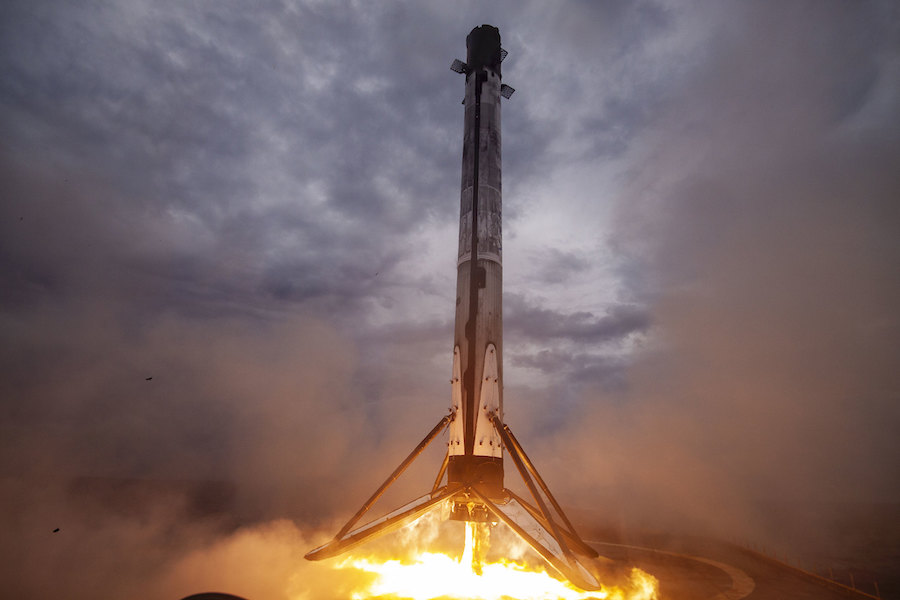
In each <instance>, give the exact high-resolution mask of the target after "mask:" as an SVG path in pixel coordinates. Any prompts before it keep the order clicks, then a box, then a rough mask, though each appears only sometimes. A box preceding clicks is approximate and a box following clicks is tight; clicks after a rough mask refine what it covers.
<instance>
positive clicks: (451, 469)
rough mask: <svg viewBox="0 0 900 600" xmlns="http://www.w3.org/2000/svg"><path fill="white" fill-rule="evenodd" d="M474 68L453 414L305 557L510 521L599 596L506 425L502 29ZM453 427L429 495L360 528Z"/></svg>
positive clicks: (468, 81) (467, 66)
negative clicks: (412, 530) (515, 479)
mask: <svg viewBox="0 0 900 600" xmlns="http://www.w3.org/2000/svg"><path fill="white" fill-rule="evenodd" d="M466 49H467V56H466V61H465V62H462V61H461V60H454V61H453V64H452V65H451V69H452V70H453V71H455V72H457V73H460V74H463V75H465V85H466V91H465V100H464V101H463V104H464V105H465V120H464V123H465V124H464V129H463V153H462V183H461V192H460V211H459V212H460V216H459V248H458V253H457V273H456V321H455V323H456V324H455V327H454V334H453V363H452V376H451V388H452V391H451V400H450V413H449V414H448V415H446V416H444V417H443V418H442V419H441V420H440V421H439V422H438V423H437V425H435V427H434V428H433V429H432V430H431V431H430V432H429V433H428V435H426V436H425V438H424V439H423V440H422V441H421V442H420V443H419V445H418V446H417V447H416V448H415V449H414V450H413V451H412V453H411V454H410V455H409V456H408V457H407V458H406V459H405V460H404V461H403V462H402V463H401V464H400V465H399V466H398V467H397V468H396V469H395V470H394V472H393V473H392V474H391V475H390V477H388V478H387V480H386V481H385V482H384V483H383V484H382V485H381V487H379V488H378V489H377V490H376V491H375V493H374V494H373V495H372V496H371V497H370V498H369V499H368V500H367V501H366V502H365V504H363V506H362V507H361V508H360V509H359V511H357V513H356V514H355V515H354V516H353V518H351V519H350V520H349V521H348V522H347V523H346V524H345V525H344V527H342V528H341V530H340V531H338V533H337V534H336V535H335V537H334V539H332V540H331V541H330V542H328V543H327V544H325V545H323V546H321V547H319V548H316V549H314V550H312V551H310V552H309V553H308V554H307V555H306V558H308V559H310V560H320V559H324V558H329V557H332V556H335V555H337V554H340V553H342V552H344V551H346V550H349V549H350V548H353V547H355V546H357V545H358V544H361V543H363V542H365V541H367V540H369V539H371V538H373V537H375V536H378V535H380V534H383V533H386V532H388V531H393V530H395V529H397V528H399V527H402V526H404V525H406V524H408V523H410V522H412V521H414V520H415V519H417V518H419V517H421V516H422V515H424V514H425V513H427V512H428V511H431V510H435V509H443V510H447V511H448V513H449V515H450V518H451V519H456V520H462V521H481V522H488V523H504V524H505V525H507V526H508V527H510V528H511V529H512V530H513V531H514V532H515V533H516V534H518V536H519V537H521V538H522V539H523V540H524V541H525V542H527V543H528V544H529V545H530V546H531V547H532V548H533V549H534V550H535V551H536V552H537V553H538V554H540V555H541V556H542V557H543V558H544V559H545V560H546V561H547V562H548V563H549V564H550V565H552V566H553V567H554V568H555V569H556V570H557V571H559V573H560V574H562V575H563V576H564V577H566V578H567V579H569V580H570V581H571V582H572V583H574V584H575V585H577V586H579V587H581V588H583V589H586V590H593V589H598V588H599V587H600V584H599V582H598V580H597V575H596V570H595V568H594V567H595V565H594V561H593V559H595V558H596V557H597V552H596V551H595V550H594V549H593V548H591V547H590V546H588V545H587V544H586V543H585V542H584V541H583V540H582V539H581V537H580V536H579V535H578V534H577V533H576V532H575V529H574V527H573V526H572V523H571V522H570V521H569V519H568V518H567V517H566V515H565V513H564V512H563V510H562V508H561V507H560V505H559V503H558V502H557V501H556V499H555V498H554V497H553V494H552V493H551V492H550V489H549V488H548V487H547V484H546V483H545V482H544V480H543V479H542V478H541V476H540V474H539V473H538V472H537V470H536V469H535V467H534V464H533V463H532V462H531V460H529V458H528V456H527V455H526V454H525V451H524V450H523V449H522V446H521V444H519V441H518V440H517V439H516V437H515V436H514V435H513V433H512V431H511V430H510V429H509V427H508V426H507V425H505V424H504V423H503V301H502V294H503V252H502V249H503V248H502V231H501V214H502V211H501V208H502V187H501V153H500V149H501V137H500V112H501V111H500V107H501V97H503V98H509V97H510V96H511V95H512V93H513V91H514V90H513V88H511V87H510V86H508V85H506V84H504V83H502V74H501V64H502V62H503V59H504V58H506V51H505V50H504V49H502V48H501V47H500V32H499V30H498V29H497V28H496V27H492V26H490V25H482V26H481V27H476V28H475V29H473V30H472V32H471V33H470V34H469V35H468V37H467V38H466ZM445 429H448V430H449V440H448V444H447V454H446V455H445V457H444V460H443V462H442V464H441V466H440V468H439V470H438V473H437V476H436V478H435V481H434V485H433V486H432V488H431V490H429V491H428V492H427V493H426V494H424V495H422V496H420V497H419V498H416V499H414V500H412V501H411V502H409V503H407V504H405V505H403V506H401V507H399V508H397V509H396V510H393V511H391V512H389V513H387V514H386V515H383V516H381V517H379V518H376V519H374V520H372V521H369V522H367V523H366V524H364V525H361V526H358V525H357V524H358V523H359V522H360V521H361V520H362V517H363V516H364V515H365V514H366V513H367V512H368V511H369V509H370V508H371V507H372V506H373V505H374V504H375V502H376V501H377V500H378V499H379V498H380V497H381V496H382V494H383V493H384V492H385V491H386V490H387V489H388V488H389V487H390V486H391V484H393V483H394V481H396V480H397V478H398V477H400V475H401V474H402V473H403V472H404V471H405V470H406V468H407V467H408V466H409V465H410V464H411V463H412V462H413V461H414V460H415V459H416V458H417V457H418V456H419V455H420V454H421V453H422V452H423V451H424V450H425V448H426V447H427V446H428V445H429V444H430V443H431V442H432V441H433V440H434V439H435V438H436V437H437V436H438V435H439V434H441V433H442V432H443V431H444V430H445ZM504 451H505V452H506V453H507V454H508V455H509V458H510V459H511V461H512V462H513V464H514V465H515V467H516V471H517V472H518V474H519V476H520V477H521V478H522V481H523V482H524V484H525V487H526V488H527V489H528V492H529V494H528V496H529V497H528V498H525V497H521V496H519V495H517V494H515V493H514V492H512V491H510V490H509V489H507V488H506V487H505V485H504V472H503V461H504Z"/></svg>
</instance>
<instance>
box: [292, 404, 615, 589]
mask: <svg viewBox="0 0 900 600" xmlns="http://www.w3.org/2000/svg"><path fill="white" fill-rule="evenodd" d="M454 418H455V414H450V415H447V416H446V417H444V418H443V419H441V420H440V421H439V422H438V424H437V425H435V427H434V429H432V430H431V432H429V433H428V435H427V436H425V439H423V440H422V441H421V442H420V443H419V445H418V446H416V448H415V449H414V450H413V451H412V452H411V453H410V455H409V456H407V457H406V459H405V460H404V461H403V462H402V463H400V465H399V466H398V467H397V468H396V469H395V470H394V472H393V473H391V475H390V477H388V478H387V479H386V480H385V482H384V483H383V484H381V486H380V487H379V488H378V489H377V490H376V491H375V493H374V494H372V496H371V497H370V498H369V499H368V500H367V501H366V502H365V504H363V506H362V508H360V509H359V510H358V511H357V512H356V514H355V515H353V517H352V518H351V519H350V520H349V521H348V522H347V523H346V524H345V525H344V526H343V527H342V528H341V530H340V531H338V533H337V535H335V536H334V539H332V540H331V541H330V542H328V543H327V544H325V545H323V546H320V547H318V548H316V549H314V550H311V551H310V552H309V553H307V554H306V558H307V559H309V560H322V559H325V558H331V557H333V556H337V555H338V554H341V553H343V552H346V551H347V550H349V549H351V548H353V547H355V546H357V545H359V544H361V543H363V542H365V541H367V540H369V539H372V538H374V537H376V536H379V535H382V534H384V533H387V532H389V531H394V530H396V529H399V528H400V527H402V526H404V525H407V524H409V523H411V522H412V521H414V520H415V519H417V518H419V517H421V516H422V515H424V514H425V513H427V512H428V511H429V510H432V509H434V508H435V507H438V506H440V505H441V504H442V503H444V502H451V503H452V502H467V503H471V502H475V503H477V506H478V510H477V511H473V514H474V513H476V512H477V513H478V514H480V515H484V514H487V515H489V517H490V518H489V519H488V520H490V521H493V522H502V523H505V524H506V525H507V526H508V527H509V528H510V529H512V530H513V531H514V532H515V533H516V534H517V535H518V536H519V537H520V538H522V540H524V541H525V542H526V543H528V545H529V546H531V547H532V548H533V549H534V550H535V551H536V552H537V553H538V554H539V555H540V556H541V557H542V558H543V559H544V560H546V561H547V562H548V563H549V564H550V565H551V566H552V567H553V568H554V569H555V570H556V571H558V572H559V573H560V575H562V576H563V577H565V578H566V579H568V580H569V581H571V582H572V583H574V584H575V585H577V586H579V587H581V588H582V589H586V590H596V589H599V588H600V583H599V582H598V581H597V577H596V575H595V574H594V572H593V571H594V570H593V568H592V567H593V559H596V558H597V556H598V554H597V552H596V551H595V550H594V549H593V548H591V547H590V546H588V545H587V544H586V543H585V542H584V541H583V540H582V539H581V537H580V536H579V535H578V533H577V532H576V531H575V528H574V527H573V525H572V523H571V521H569V519H568V517H567V516H566V514H565V512H564V511H563V509H562V507H561V506H560V505H559V503H558V502H557V501H556V498H554V496H553V494H552V493H551V492H550V489H549V488H548V487H547V484H546V483H545V482H544V480H543V478H541V476H540V474H539V473H538V472H537V469H535V467H534V464H533V463H532V462H531V460H530V459H529V458H528V455H526V454H525V451H524V450H523V449H522V447H521V445H520V444H519V442H518V440H517V439H516V438H515V436H514V435H513V433H512V431H511V430H510V429H509V427H508V426H507V425H504V424H503V423H502V422H501V421H500V418H499V417H498V416H497V415H496V413H494V414H492V415H491V423H492V425H493V427H494V429H495V430H496V431H497V433H498V434H499V436H500V438H501V440H502V442H503V447H504V448H505V449H506V451H507V452H508V453H509V455H510V457H511V458H512V460H513V462H514V463H515V465H516V468H517V469H518V471H519V475H520V476H521V477H522V481H523V482H524V483H525V486H526V487H527V488H528V491H529V492H530V495H531V498H532V501H533V504H532V503H530V502H528V501H526V500H525V499H523V498H521V497H520V496H518V495H517V494H515V493H514V492H512V491H510V490H508V489H506V488H504V489H503V492H504V494H503V496H504V497H503V499H502V500H500V501H497V500H496V499H495V500H492V499H491V498H490V497H489V494H486V493H484V491H483V490H481V489H479V486H478V485H475V484H469V485H453V486H450V485H449V484H448V485H443V486H442V485H441V483H442V481H443V479H444V475H445V473H446V470H447V462H448V461H447V458H445V459H444V461H443V463H442V464H441V467H440V470H439V471H438V475H437V478H436V479H435V482H434V486H433V487H432V490H431V491H430V492H429V493H427V494H425V495H423V496H420V497H418V498H416V499H414V500H412V501H411V502H409V503H407V504H405V505H403V506H401V507H399V508H397V509H395V510H393V511H391V512H389V513H387V514H386V515H384V516H382V517H379V518H377V519H375V520H372V521H369V522H368V523H366V524H365V525H362V526H360V527H357V528H356V529H353V527H354V526H355V525H356V524H357V523H358V522H359V520H360V519H361V518H362V517H363V516H364V515H365V514H366V513H367V512H368V511H369V509H370V508H372V505H374V504H375V502H376V501H377V500H378V499H379V498H380V497H381V496H382V495H383V494H384V492H385V491H386V490H387V489H388V488H389V487H390V486H391V485H392V484H393V483H394V482H395V481H396V480H397V479H398V478H399V477H400V475H401V474H402V473H403V472H404V471H405V470H406V469H407V468H408V467H409V465H410V464H412V463H413V461H415V459H416V458H418V457H419V455H420V454H422V452H423V451H424V450H425V448H427V447H428V445H429V444H430V443H431V442H432V441H433V440H434V438H435V437H437V436H438V434H440V433H441V432H442V431H443V430H444V428H446V427H447V425H449V424H450V422H451V421H452V420H453V419H454ZM539 488H540V490H539ZM541 491H543V495H542V494H541ZM544 496H546V498H547V500H548V501H549V503H550V505H551V506H552V507H553V509H554V511H555V515H556V516H554V513H553V512H551V511H550V509H549V508H548V506H547V503H546V502H545V501H544ZM557 517H558V519H559V521H557ZM478 520H485V519H484V518H483V517H481V518H479V519H478Z"/></svg>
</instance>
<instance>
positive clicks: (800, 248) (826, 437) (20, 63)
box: [0, 0, 900, 520]
mask: <svg viewBox="0 0 900 600" xmlns="http://www.w3.org/2000/svg"><path fill="white" fill-rule="evenodd" d="M482 23H490V24H493V25H495V26H498V27H499V28H500V33H501V36H502V45H503V47H504V48H505V49H507V50H508V51H509V56H508V58H507V59H506V61H505V62H504V64H503V76H504V82H506V83H508V84H510V85H511V86H513V87H514V88H516V90H517V91H516V93H515V94H514V95H513V97H512V98H511V99H510V100H509V101H505V100H504V102H503V166H504V173H503V184H504V185H503V192H504V194H503V196H504V198H503V200H504V275H505V281H504V311H505V328H504V334H505V345H504V346H505V349H506V351H505V352H506V354H505V411H506V418H507V421H508V422H509V423H510V424H511V426H512V427H513V428H514V430H516V431H517V432H518V435H519V437H520V439H522V441H523V443H524V444H525V445H526V447H528V448H533V451H532V454H534V458H535V460H536V462H537V463H538V466H539V467H541V465H542V464H544V465H545V469H546V470H547V471H550V472H551V473H553V474H554V475H552V476H548V479H550V481H551V483H552V484H554V485H557V486H559V488H560V491H562V492H563V496H564V497H566V498H567V501H568V502H569V503H571V504H578V499H579V498H580V499H582V500H581V501H582V502H583V503H584V502H592V500H591V501H589V500H586V499H587V498H593V497H594V495H596V494H601V495H602V494H613V495H616V494H625V493H626V491H627V494H629V495H630V496H629V497H644V498H653V499H654V502H655V503H657V504H667V505H675V506H678V507H680V508H679V509H678V510H677V511H676V512H678V513H679V514H681V513H682V512H686V513H691V516H692V517H696V518H698V519H701V520H702V519H704V518H707V517H708V518H710V519H714V518H717V515H716V511H717V508H716V507H720V506H721V505H722V501H723V498H724V499H726V500H727V501H729V502H732V501H736V499H737V498H747V497H753V498H765V499H771V498H773V497H774V498H801V499H809V498H817V499H827V500H846V499H872V498H878V499H892V500H897V499H898V498H900V475H898V473H900V461H898V456H900V444H898V436H897V431H898V427H900V412H898V411H900V409H898V406H900V368H898V367H900V365H898V357H900V310H898V307H900V12H898V7H897V4H896V3H895V2H891V1H889V0H887V1H884V2H875V1H871V2H818V1H817V2H799V1H798V2H775V1H773V2H650V1H639V2H584V1H582V2H562V3H556V2H554V3H549V2H490V3H480V2H376V3H362V2H359V3H348V2H327V1H309V2H301V1H298V2H292V1H287V0H284V1H274V0H273V1H261V2H254V3H252V5H251V4H249V3H245V2H224V1H220V2H167V1H155V2H137V1H129V2H91V3H87V2H64V1H58V2H57V1H50V0H41V1H37V2H35V1H33V0H32V1H27V2H18V1H7V2H4V3H3V6H2V8H0V191H2V195H0V335H2V346H0V477H3V481H5V482H6V484H5V485H12V484H11V483H10V482H18V481H20V480H24V479H28V478H29V477H32V476H36V477H47V476H52V477H54V478H60V479H68V478H72V477H78V476H85V475H94V476H115V477H158V478H203V477H215V478H224V479H230V480H232V481H237V482H239V484H240V485H241V486H242V488H241V489H243V490H248V489H249V490H257V492H256V494H257V495H259V496H266V498H267V503H268V504H267V505H266V508H265V511H266V512H265V514H267V515H270V516H284V515H287V516H294V517H296V516H298V515H300V514H304V515H307V516H310V515H319V514H323V513H324V514H329V515H330V512H329V511H334V512H336V513H337V514H343V513H346V512H348V511H351V510H353V508H355V505H356V504H358V502H359V501H360V500H362V498H363V497H364V495H365V494H366V493H367V492H368V488H370V487H371V486H372V485H374V484H375V483H376V482H377V480H378V479H379V478H380V477H382V476H383V475H381V473H383V474H384V475H386V474H387V473H388V472H389V471H390V469H391V468H393V466H394V465H393V464H392V463H394V462H396V461H397V460H399V459H400V457H402V456H403V455H404V453H405V452H406V451H407V449H408V448H411V447H412V446H413V445H414V444H415V443H416V442H417V441H418V439H420V437H421V436H422V435H424V433H425V432H426V431H427V430H428V429H429V428H430V427H431V426H432V425H433V423H434V422H436V421H437V419H439V418H440V417H441V416H442V415H443V414H444V413H445V412H446V410H447V407H448V405H449V392H450V390H449V385H448V384H447V381H448V378H449V376H450V365H451V356H452V347H451V346H452V326H453V323H452V319H453V313H454V300H455V299H454V293H455V272H456V271H455V261H456V248H457V246H456V236H457V230H456V229H457V226H458V211H459V178H460V161H461V144H462V122H463V110H462V107H461V105H460V101H461V99H462V96H463V92H464V85H463V78H462V77H461V76H459V75H457V74H455V73H453V72H452V71H450V69H449V65H450V63H451V61H452V60H453V59H454V58H462V59H465V37H466V35H467V34H468V32H469V31H470V30H471V29H472V28H473V27H475V26H477V25H480V24H482ZM150 377H152V380H147V378H150ZM360 450H362V451H360ZM379 451H380V453H379ZM573 465H577V468H575V467H574V466H573ZM357 476H360V477H361V478H358V477H357ZM259 490H264V491H259ZM623 490H625V491H623ZM711 490H715V491H711ZM249 495H250V496H253V495H254V494H253V493H250V494H249ZM700 497H702V498H704V499H705V500H704V501H703V502H706V504H703V502H701V504H702V506H700V507H699V508H698V506H697V499H698V498H700ZM256 500H259V498H256ZM718 516H721V515H718Z"/></svg>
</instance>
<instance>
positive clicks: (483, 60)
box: [466, 24, 503, 75]
mask: <svg viewBox="0 0 900 600" xmlns="http://www.w3.org/2000/svg"><path fill="white" fill-rule="evenodd" d="M466 50H467V55H466V64H468V65H469V68H470V69H471V70H472V71H476V70H478V69H480V68H481V67H484V68H487V69H490V70H491V71H494V72H495V73H497V75H500V63H501V62H502V61H503V54H502V51H501V49H500V30H499V29H497V28H496V27H494V26H493V25H487V24H485V25H481V26H480V27H476V28H475V29H473V30H472V31H471V32H470V33H469V35H468V36H467V37H466Z"/></svg>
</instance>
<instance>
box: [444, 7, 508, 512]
mask: <svg viewBox="0 0 900 600" xmlns="http://www.w3.org/2000/svg"><path fill="white" fill-rule="evenodd" d="M466 49H467V60H466V69H465V74H466V97H465V100H464V104H465V121H464V129H463V157H462V183H461V192H460V223H459V253H458V261H457V285H456V294H457V295H456V326H455V328H454V352H453V360H454V367H453V370H454V374H453V380H452V381H453V392H452V400H451V411H452V413H453V415H454V419H453V421H452V422H451V424H450V440H449V455H450V458H449V464H448V473H447V475H448V480H449V481H450V482H451V483H462V484H468V485H476V486H478V487H479V488H481V490H482V491H483V492H484V493H485V494H487V495H488V496H489V497H492V498H499V497H500V496H501V494H502V491H503V453H502V442H501V440H500V437H499V435H498V434H497V432H496V431H495V430H494V427H493V425H492V424H491V422H490V413H496V414H497V415H498V416H500V417H501V418H502V405H503V403H502V393H503V392H502V390H503V383H502V369H503V363H502V349H503V343H502V339H503V309H502V285H503V266H502V254H501V252H502V248H501V205H502V204H501V156H500V87H501V84H500V79H501V74H500V64H501V61H502V51H501V49H500V32H499V31H498V30H497V28H496V27H491V26H490V25H482V26H481V27H476V28H475V29H474V30H472V32H471V33H470V34H469V36H468V37H467V38H466ZM459 371H461V373H460V372H459ZM460 375H461V378H460ZM460 379H461V380H460Z"/></svg>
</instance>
